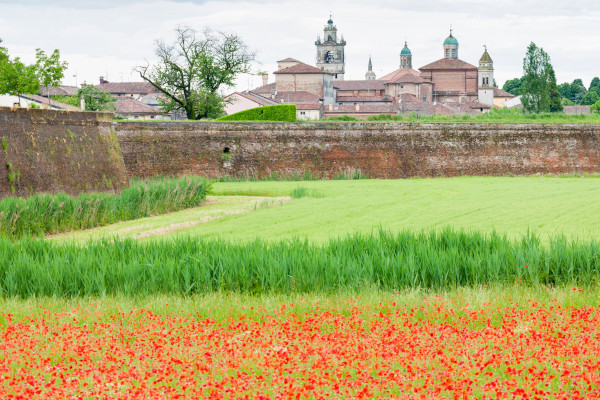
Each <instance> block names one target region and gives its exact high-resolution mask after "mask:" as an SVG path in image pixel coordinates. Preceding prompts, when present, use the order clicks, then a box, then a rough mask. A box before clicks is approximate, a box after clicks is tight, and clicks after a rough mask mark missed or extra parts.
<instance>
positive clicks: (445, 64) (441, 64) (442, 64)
mask: <svg viewBox="0 0 600 400" xmlns="http://www.w3.org/2000/svg"><path fill="white" fill-rule="evenodd" d="M419 69H420V70H421V71H423V70H431V69H477V67H476V66H474V65H471V64H469V63H468V62H465V61H463V60H459V59H457V58H442V59H441V60H437V61H434V62H432V63H431V64H427V65H425V66H424V67H421V68H419Z"/></svg>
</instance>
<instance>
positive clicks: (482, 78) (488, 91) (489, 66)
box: [477, 46, 494, 106]
mask: <svg viewBox="0 0 600 400" xmlns="http://www.w3.org/2000/svg"><path fill="white" fill-rule="evenodd" d="M483 47H484V48H485V51H484V52H483V55H482V56H481V59H480V60H479V68H478V70H477V75H478V77H477V81H478V86H479V90H478V92H479V96H478V97H479V99H478V100H479V102H480V103H481V104H487V105H488V106H493V105H494V61H492V57H490V55H489V53H488V51H487V46H483Z"/></svg>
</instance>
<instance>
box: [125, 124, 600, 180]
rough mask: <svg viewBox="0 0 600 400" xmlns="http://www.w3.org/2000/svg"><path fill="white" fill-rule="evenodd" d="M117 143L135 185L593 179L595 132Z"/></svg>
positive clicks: (341, 128) (599, 138) (356, 133)
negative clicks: (141, 181) (365, 178)
mask: <svg viewBox="0 0 600 400" xmlns="http://www.w3.org/2000/svg"><path fill="white" fill-rule="evenodd" d="M117 136H118V138H119V143H120V145H121V148H122V150H123V157H124V159H125V164H126V166H127V168H128V170H129V172H130V173H131V174H132V175H135V176H140V177H147V176H151V175H154V174H168V175H178V174H198V175H203V176H210V177H219V176H224V175H235V176H258V177H263V176H268V175H271V174H272V173H274V172H277V173H278V174H286V175H291V174H293V173H297V172H306V171H311V172H313V173H316V174H322V175H324V176H327V177H331V176H335V175H337V174H339V173H341V172H348V171H352V170H360V171H361V172H362V173H364V174H369V175H370V176H371V177H379V178H407V177H413V176H421V177H427V176H458V175H509V174H515V175H529V174H536V173H542V174H546V173H555V174H559V173H583V172H590V173H592V172H600V125H589V124H588V125H584V124H582V125H565V124H412V123H361V122H357V123H332V122H316V123H198V122H167V123H163V122H153V123H148V122H121V123H119V124H118V125H117ZM225 151H228V153H227V152H225Z"/></svg>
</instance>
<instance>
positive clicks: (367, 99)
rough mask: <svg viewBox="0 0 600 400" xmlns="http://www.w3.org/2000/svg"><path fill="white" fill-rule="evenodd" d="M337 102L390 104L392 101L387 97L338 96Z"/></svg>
mask: <svg viewBox="0 0 600 400" xmlns="http://www.w3.org/2000/svg"><path fill="white" fill-rule="evenodd" d="M336 101H337V102H341V101H353V102H363V103H391V102H392V99H391V97H388V96H338V97H337V100H336Z"/></svg>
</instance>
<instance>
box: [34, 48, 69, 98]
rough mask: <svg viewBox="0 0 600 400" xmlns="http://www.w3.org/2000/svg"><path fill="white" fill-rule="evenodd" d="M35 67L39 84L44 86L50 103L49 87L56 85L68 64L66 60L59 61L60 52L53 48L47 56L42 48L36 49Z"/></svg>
mask: <svg viewBox="0 0 600 400" xmlns="http://www.w3.org/2000/svg"><path fill="white" fill-rule="evenodd" d="M35 58H36V62H35V65H36V69H37V74H38V78H39V80H40V85H42V86H44V87H45V88H46V96H47V97H48V104H51V99H50V92H49V91H48V88H49V87H58V86H59V85H60V83H61V81H62V79H63V78H64V76H65V70H66V69H67V67H68V66H69V63H67V62H66V61H60V52H59V51H58V50H54V52H52V54H51V55H50V56H48V55H47V54H46V53H45V52H44V51H43V50H41V49H36V51H35Z"/></svg>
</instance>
